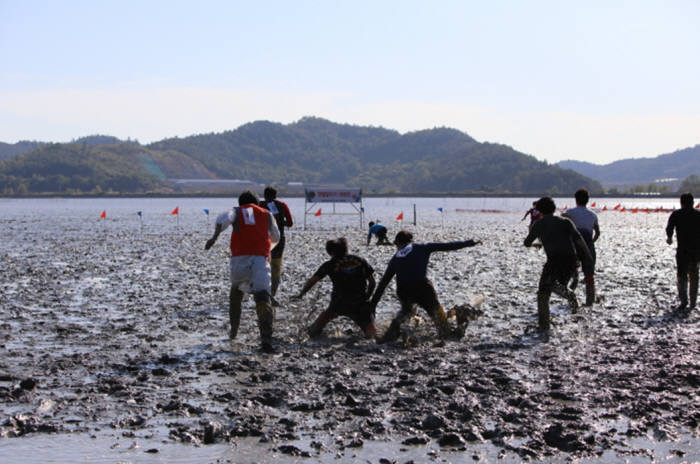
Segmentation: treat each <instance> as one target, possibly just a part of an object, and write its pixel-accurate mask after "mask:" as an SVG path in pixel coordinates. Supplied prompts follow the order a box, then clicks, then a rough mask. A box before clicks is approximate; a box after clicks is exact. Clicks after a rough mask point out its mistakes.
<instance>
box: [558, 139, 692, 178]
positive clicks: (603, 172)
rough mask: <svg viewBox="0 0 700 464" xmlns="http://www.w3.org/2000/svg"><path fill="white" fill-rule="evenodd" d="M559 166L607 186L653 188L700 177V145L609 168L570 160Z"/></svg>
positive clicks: (610, 164)
mask: <svg viewBox="0 0 700 464" xmlns="http://www.w3.org/2000/svg"><path fill="white" fill-rule="evenodd" d="M558 165H559V166H561V167H562V168H566V169H571V170H574V171H576V172H579V173H581V174H583V175H584V176H587V177H590V178H592V179H595V180H597V181H599V182H601V183H602V184H603V185H605V186H620V185H624V184H628V185H629V184H649V183H653V182H655V181H657V180H659V179H671V178H674V179H681V180H682V179H685V178H686V177H688V176H689V175H691V174H696V175H700V145H695V146H694V147H691V148H685V149H683V150H678V151H675V152H673V153H668V154H665V155H659V156H657V157H655V158H629V159H623V160H619V161H615V162H613V163H609V164H605V165H599V164H592V163H586V162H582V161H572V160H567V161H561V162H560V163H558Z"/></svg>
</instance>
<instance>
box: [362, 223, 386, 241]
mask: <svg viewBox="0 0 700 464" xmlns="http://www.w3.org/2000/svg"><path fill="white" fill-rule="evenodd" d="M387 232H388V231H387V229H386V227H384V226H383V225H381V224H379V223H378V222H370V223H369V233H368V234H367V245H369V244H370V242H371V241H372V235H376V237H377V245H391V242H389V239H388V238H387V237H386V234H387Z"/></svg>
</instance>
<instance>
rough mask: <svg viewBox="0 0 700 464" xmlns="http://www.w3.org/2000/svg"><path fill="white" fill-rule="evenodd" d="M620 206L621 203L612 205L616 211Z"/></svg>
mask: <svg viewBox="0 0 700 464" xmlns="http://www.w3.org/2000/svg"><path fill="white" fill-rule="evenodd" d="M620 206H622V205H620V203H618V204H616V205H615V207H614V208H613V209H614V210H615V211H617V210H618V209H620Z"/></svg>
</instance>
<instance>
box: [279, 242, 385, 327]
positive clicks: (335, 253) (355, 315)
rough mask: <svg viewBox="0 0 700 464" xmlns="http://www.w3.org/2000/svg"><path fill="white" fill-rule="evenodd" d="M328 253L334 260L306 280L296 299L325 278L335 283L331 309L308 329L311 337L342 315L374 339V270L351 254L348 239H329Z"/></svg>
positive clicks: (324, 264) (329, 306) (324, 312)
mask: <svg viewBox="0 0 700 464" xmlns="http://www.w3.org/2000/svg"><path fill="white" fill-rule="evenodd" d="M326 252H327V253H328V254H329V255H330V257H331V259H330V260H328V261H326V262H325V263H323V264H322V265H321V267H319V268H318V270H317V271H316V272H315V273H314V275H313V276H311V278H310V279H309V280H308V281H306V283H305V284H304V287H303V288H302V289H301V291H300V292H299V294H298V295H296V296H294V297H293V298H295V299H297V298H301V297H303V296H304V294H305V293H306V292H308V291H309V290H310V289H311V287H313V286H314V285H316V283H317V282H318V281H320V280H321V279H323V278H324V277H325V276H328V277H330V279H331V282H333V290H332V291H331V302H330V304H329V305H328V309H326V310H325V311H323V312H322V313H321V314H320V315H319V316H318V317H317V318H316V320H315V321H314V323H313V324H311V326H310V327H309V328H308V329H307V333H308V334H309V336H310V337H317V336H319V335H321V332H322V331H323V328H324V327H325V326H326V324H328V322H330V321H331V320H333V319H335V318H336V317H338V316H346V317H349V318H350V319H352V320H353V321H354V322H355V323H356V324H357V325H359V326H360V328H361V329H362V331H363V332H364V334H365V337H368V338H370V337H374V336H375V335H376V333H377V329H376V328H375V325H374V311H372V308H371V307H370V305H369V296H370V295H371V294H372V291H373V290H374V287H375V285H376V281H375V280H374V269H372V266H370V265H369V263H368V262H367V261H365V260H364V259H363V258H360V257H359V256H355V255H349V254H348V242H347V240H346V239H345V237H341V238H337V239H335V240H328V241H327V242H326Z"/></svg>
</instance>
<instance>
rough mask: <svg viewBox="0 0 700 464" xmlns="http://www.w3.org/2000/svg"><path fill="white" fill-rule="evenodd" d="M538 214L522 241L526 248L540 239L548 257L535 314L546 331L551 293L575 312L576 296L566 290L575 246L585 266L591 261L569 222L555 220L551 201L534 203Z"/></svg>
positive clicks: (574, 255)
mask: <svg viewBox="0 0 700 464" xmlns="http://www.w3.org/2000/svg"><path fill="white" fill-rule="evenodd" d="M537 210H538V211H540V212H541V213H542V214H543V217H542V218H541V219H538V220H537V221H535V222H534V223H533V224H532V228H531V229H530V233H529V234H528V236H527V237H526V238H525V242H524V243H525V246H526V247H529V246H532V242H534V241H535V239H537V238H539V239H540V241H541V242H542V246H543V247H544V251H545V253H546V254H547V261H546V262H545V263H544V267H543V268H542V275H541V276H540V283H539V287H538V290H537V314H538V321H539V327H540V330H542V331H547V330H549V297H550V296H551V295H552V292H554V293H556V294H557V295H559V296H562V297H564V298H566V299H567V301H568V302H569V306H570V307H571V311H572V312H576V311H577V310H578V307H579V304H578V300H577V299H576V294H575V293H574V292H572V291H571V290H569V288H568V287H567V284H568V282H569V280H570V279H571V278H572V277H573V275H574V273H575V272H576V247H575V245H576V246H578V247H579V250H580V252H581V254H582V255H583V256H581V258H582V259H583V260H584V263H585V265H586V266H587V265H588V262H590V261H591V260H592V258H591V255H590V252H589V251H588V247H587V246H586V242H584V240H583V237H581V234H580V233H579V231H578V230H577V229H576V226H575V225H574V223H573V222H571V220H570V219H567V218H564V217H559V216H554V211H555V210H556V205H555V204H554V200H552V198H551V197H542V198H540V199H539V200H538V201H537Z"/></svg>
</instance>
